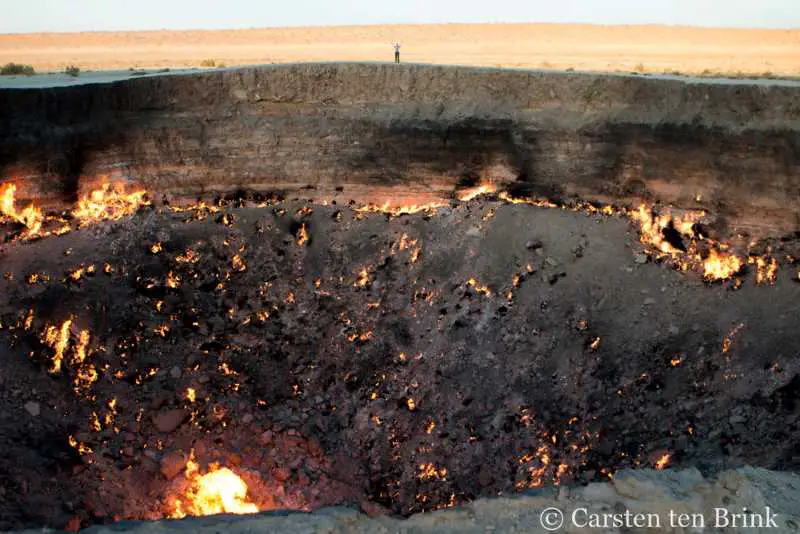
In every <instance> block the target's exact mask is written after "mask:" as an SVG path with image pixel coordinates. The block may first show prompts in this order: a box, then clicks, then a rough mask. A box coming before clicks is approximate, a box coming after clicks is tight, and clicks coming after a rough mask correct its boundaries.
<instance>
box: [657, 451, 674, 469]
mask: <svg viewBox="0 0 800 534" xmlns="http://www.w3.org/2000/svg"><path fill="white" fill-rule="evenodd" d="M670 457H671V456H670V454H669V453H668V452H667V453H664V454H662V455H661V457H660V458H659V459H658V460H657V461H656V469H657V470H658V471H661V470H662V469H664V468H665V467H667V465H669V460H670Z"/></svg>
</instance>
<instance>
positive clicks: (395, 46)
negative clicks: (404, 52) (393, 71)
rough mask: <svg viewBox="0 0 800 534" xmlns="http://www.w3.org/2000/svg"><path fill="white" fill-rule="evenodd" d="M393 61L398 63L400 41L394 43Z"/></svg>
mask: <svg viewBox="0 0 800 534" xmlns="http://www.w3.org/2000/svg"><path fill="white" fill-rule="evenodd" d="M392 46H393V47H394V62H395V63H400V43H394V44H393V45H392Z"/></svg>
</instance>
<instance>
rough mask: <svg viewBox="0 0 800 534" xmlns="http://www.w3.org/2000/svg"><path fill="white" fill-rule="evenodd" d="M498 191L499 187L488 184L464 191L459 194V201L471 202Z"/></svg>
mask: <svg viewBox="0 0 800 534" xmlns="http://www.w3.org/2000/svg"><path fill="white" fill-rule="evenodd" d="M496 191H497V186H496V185H494V184H493V183H488V184H481V185H478V186H476V187H470V188H468V189H464V190H463V191H460V192H459V193H458V200H460V201H461V202H469V201H470V200H472V199H473V198H476V197H479V196H481V195H488V194H491V193H495V192H496Z"/></svg>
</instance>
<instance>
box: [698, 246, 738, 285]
mask: <svg viewBox="0 0 800 534" xmlns="http://www.w3.org/2000/svg"><path fill="white" fill-rule="evenodd" d="M742 265H743V263H742V260H741V259H740V258H739V257H737V256H730V255H726V254H724V253H722V252H717V251H716V250H714V249H711V252H710V253H709V255H708V258H706V260H705V261H704V262H703V278H704V279H706V280H709V281H710V280H724V279H726V278H730V277H732V276H733V275H735V274H736V273H738V272H739V271H740V270H741V268H742Z"/></svg>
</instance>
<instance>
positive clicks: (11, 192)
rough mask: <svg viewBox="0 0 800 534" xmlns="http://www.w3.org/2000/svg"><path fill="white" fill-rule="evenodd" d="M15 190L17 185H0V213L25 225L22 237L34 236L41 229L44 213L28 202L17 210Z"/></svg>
mask: <svg viewBox="0 0 800 534" xmlns="http://www.w3.org/2000/svg"><path fill="white" fill-rule="evenodd" d="M16 192H17V186H16V185H14V184H3V185H0V215H3V216H5V217H8V218H9V219H12V220H14V221H16V222H18V223H20V224H22V225H23V226H25V233H24V234H23V239H30V238H32V237H36V236H37V235H39V232H40V231H41V229H42V224H43V223H44V215H42V211H41V210H40V209H39V208H37V207H36V206H34V205H33V204H29V205H28V206H27V207H25V208H24V209H22V210H20V211H17V208H16V206H15V203H16V202H15V199H14V196H15V195H16Z"/></svg>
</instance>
